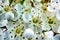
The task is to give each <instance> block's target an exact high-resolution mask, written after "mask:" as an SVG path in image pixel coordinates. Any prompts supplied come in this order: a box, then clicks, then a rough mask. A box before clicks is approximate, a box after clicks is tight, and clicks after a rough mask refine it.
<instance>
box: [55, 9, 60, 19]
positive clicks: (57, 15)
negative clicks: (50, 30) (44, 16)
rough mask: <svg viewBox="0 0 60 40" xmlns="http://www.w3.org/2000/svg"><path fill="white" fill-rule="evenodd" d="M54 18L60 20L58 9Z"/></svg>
mask: <svg viewBox="0 0 60 40" xmlns="http://www.w3.org/2000/svg"><path fill="white" fill-rule="evenodd" d="M56 18H57V19H58V20H60V10H59V11H58V12H57V13H56Z"/></svg>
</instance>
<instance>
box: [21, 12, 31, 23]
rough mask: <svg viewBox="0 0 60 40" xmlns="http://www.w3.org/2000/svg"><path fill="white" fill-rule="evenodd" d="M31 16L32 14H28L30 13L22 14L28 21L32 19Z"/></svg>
mask: <svg viewBox="0 0 60 40" xmlns="http://www.w3.org/2000/svg"><path fill="white" fill-rule="evenodd" d="M31 17H32V15H31V14H28V13H24V14H23V15H22V18H23V20H24V21H25V22H26V23H27V22H29V21H30V20H31Z"/></svg>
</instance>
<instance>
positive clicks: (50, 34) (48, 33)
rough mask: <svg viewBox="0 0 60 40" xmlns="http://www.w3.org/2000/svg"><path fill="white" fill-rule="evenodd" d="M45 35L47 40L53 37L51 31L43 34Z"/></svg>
mask: <svg viewBox="0 0 60 40" xmlns="http://www.w3.org/2000/svg"><path fill="white" fill-rule="evenodd" d="M45 35H46V37H48V38H52V37H53V35H54V33H53V31H48V32H45Z"/></svg>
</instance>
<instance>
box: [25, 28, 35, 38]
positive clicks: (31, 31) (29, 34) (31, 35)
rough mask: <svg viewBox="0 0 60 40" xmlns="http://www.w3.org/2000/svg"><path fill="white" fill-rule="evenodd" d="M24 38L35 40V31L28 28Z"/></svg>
mask: <svg viewBox="0 0 60 40" xmlns="http://www.w3.org/2000/svg"><path fill="white" fill-rule="evenodd" d="M24 36H25V37H26V38H33V37H34V31H33V30H32V29H30V28H28V29H26V30H25V32H24Z"/></svg>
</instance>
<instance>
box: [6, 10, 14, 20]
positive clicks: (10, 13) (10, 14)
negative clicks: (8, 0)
mask: <svg viewBox="0 0 60 40" xmlns="http://www.w3.org/2000/svg"><path fill="white" fill-rule="evenodd" d="M5 17H6V19H8V20H14V14H13V13H12V12H11V11H10V12H7V13H6V15H5Z"/></svg>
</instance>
